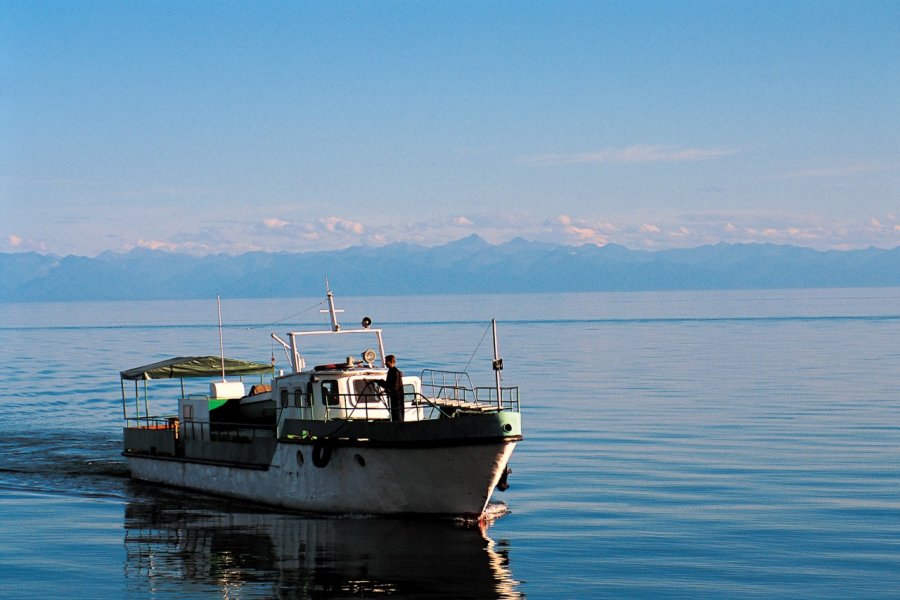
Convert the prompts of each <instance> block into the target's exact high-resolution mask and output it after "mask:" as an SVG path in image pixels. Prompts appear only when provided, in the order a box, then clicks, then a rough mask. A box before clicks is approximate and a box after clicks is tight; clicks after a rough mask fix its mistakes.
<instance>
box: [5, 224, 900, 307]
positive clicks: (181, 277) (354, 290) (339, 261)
mask: <svg viewBox="0 0 900 600" xmlns="http://www.w3.org/2000/svg"><path fill="white" fill-rule="evenodd" d="M326 276H327V277H328V278H329V280H330V282H331V283H332V285H333V286H334V287H338V286H339V287H340V289H342V290H343V292H344V293H345V294H347V295H357V296H363V295H397V294H445V293H509V292H557V291H561V292H562V291H565V292H587V291H644V290H698V289H700V290H702V289H766V288H807V287H812V288H815V287H819V288H822V287H886V286H900V246H898V247H896V248H893V249H889V250H885V249H880V248H868V249H864V250H828V251H819V250H813V249H810V248H803V247H797V246H783V245H773V244H725V243H721V244H716V245H712V246H700V247H696V248H689V249H673V250H658V251H647V250H632V249H629V248H625V247H623V246H617V245H614V244H607V245H605V246H597V245H594V244H585V245H582V246H564V245H558V244H548V243H543V242H530V241H526V240H523V239H515V240H512V241H510V242H506V243H503V244H498V245H493V244H489V243H488V242H486V241H485V240H483V239H482V238H480V237H478V236H476V235H473V236H470V237H467V238H463V239H460V240H457V241H454V242H451V243H448V244H445V245H442V246H432V247H426V246H417V245H411V244H392V245H388V246H381V247H369V246H355V247H352V248H347V249H344V250H335V251H320V252H305V253H267V252H248V253H246V254H241V255H237V256H231V255H225V254H217V255H208V256H193V255H188V254H176V253H171V252H166V251H161V250H147V249H135V250H132V251H130V252H127V253H121V252H106V253H103V254H101V255H99V256H97V257H94V258H89V257H82V256H66V257H59V256H53V255H47V254H37V253H33V252H31V253H0V281H2V282H3V283H2V286H0V302H32V301H81V300H156V299H190V298H210V297H212V296H215V295H216V294H217V293H219V294H222V295H224V296H227V297H231V298H281V297H304V296H315V295H317V294H318V293H319V292H320V290H321V289H322V285H323V282H324V278H325V277H326Z"/></svg>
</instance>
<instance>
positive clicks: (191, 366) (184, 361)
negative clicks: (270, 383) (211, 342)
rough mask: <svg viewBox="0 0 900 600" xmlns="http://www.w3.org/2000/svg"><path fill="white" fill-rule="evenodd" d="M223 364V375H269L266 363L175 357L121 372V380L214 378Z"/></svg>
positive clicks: (201, 357) (269, 366) (220, 358)
mask: <svg viewBox="0 0 900 600" xmlns="http://www.w3.org/2000/svg"><path fill="white" fill-rule="evenodd" d="M223 361H224V364H225V375H256V374H261V373H271V372H272V371H273V367H272V365H270V364H268V363H258V362H251V361H247V360H238V359H236V358H224V359H223V358H222V357H220V356H176V357H174V358H168V359H166V360H161V361H159V362H155V363H152V364H149V365H144V366H142V367H135V368H133V369H127V370H125V371H121V372H120V373H119V375H120V376H121V377H122V379H123V380H128V381H135V380H139V379H182V378H188V377H216V376H221V375H222V364H223Z"/></svg>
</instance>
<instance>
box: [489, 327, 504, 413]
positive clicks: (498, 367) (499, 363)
mask: <svg viewBox="0 0 900 600" xmlns="http://www.w3.org/2000/svg"><path fill="white" fill-rule="evenodd" d="M491 329H492V330H493V332H494V362H493V367H494V379H495V380H496V382H497V408H498V409H501V410H502V409H503V398H502V397H501V396H500V371H502V370H503V359H502V358H500V347H499V345H498V344H497V320H496V319H491Z"/></svg>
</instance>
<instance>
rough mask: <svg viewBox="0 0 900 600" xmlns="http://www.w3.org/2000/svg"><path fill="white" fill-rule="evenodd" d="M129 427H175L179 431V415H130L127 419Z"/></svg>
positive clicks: (126, 423)
mask: <svg viewBox="0 0 900 600" xmlns="http://www.w3.org/2000/svg"><path fill="white" fill-rule="evenodd" d="M125 427H126V428H127V429H174V430H176V431H178V417H175V416H168V415H159V416H150V417H128V418H126V419H125Z"/></svg>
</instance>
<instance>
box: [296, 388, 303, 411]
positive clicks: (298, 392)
mask: <svg viewBox="0 0 900 600" xmlns="http://www.w3.org/2000/svg"><path fill="white" fill-rule="evenodd" d="M304 404H305V403H304V401H303V390H301V389H300V388H294V406H295V407H297V408H300V407H301V406H303V405H304Z"/></svg>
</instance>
